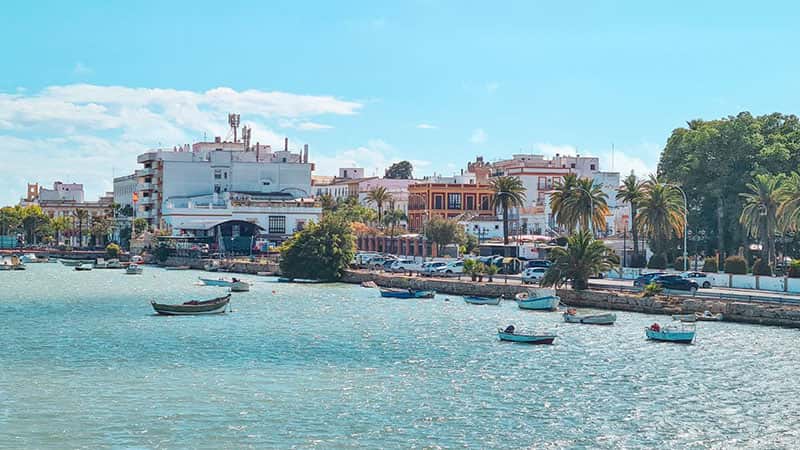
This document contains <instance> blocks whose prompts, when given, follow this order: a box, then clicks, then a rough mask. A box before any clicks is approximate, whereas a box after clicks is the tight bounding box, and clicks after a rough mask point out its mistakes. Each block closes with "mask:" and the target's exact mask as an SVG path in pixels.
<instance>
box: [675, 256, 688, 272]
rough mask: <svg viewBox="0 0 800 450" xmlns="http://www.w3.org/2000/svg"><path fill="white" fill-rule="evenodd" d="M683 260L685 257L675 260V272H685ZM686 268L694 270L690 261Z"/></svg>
mask: <svg viewBox="0 0 800 450" xmlns="http://www.w3.org/2000/svg"><path fill="white" fill-rule="evenodd" d="M686 259H688V258H686ZM683 260H684V257H683V256H678V257H677V258H675V263H674V265H673V267H674V268H675V270H683ZM686 267H687V268H688V269H689V270H692V264H691V261H688V262H687V263H686Z"/></svg>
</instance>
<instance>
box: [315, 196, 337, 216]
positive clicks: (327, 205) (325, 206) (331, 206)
mask: <svg viewBox="0 0 800 450" xmlns="http://www.w3.org/2000/svg"><path fill="white" fill-rule="evenodd" d="M319 203H320V206H322V212H332V211H335V210H336V199H334V198H333V196H332V195H331V194H328V193H325V194H322V195H320V196H319Z"/></svg>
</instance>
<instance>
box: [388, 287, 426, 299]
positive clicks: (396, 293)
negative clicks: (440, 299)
mask: <svg viewBox="0 0 800 450" xmlns="http://www.w3.org/2000/svg"><path fill="white" fill-rule="evenodd" d="M435 295H436V291H422V290H415V289H381V297H388V298H433V297H434V296H435Z"/></svg>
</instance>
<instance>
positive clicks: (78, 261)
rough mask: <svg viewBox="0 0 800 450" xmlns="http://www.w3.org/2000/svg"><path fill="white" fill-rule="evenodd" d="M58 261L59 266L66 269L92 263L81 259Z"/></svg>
mask: <svg viewBox="0 0 800 450" xmlns="http://www.w3.org/2000/svg"><path fill="white" fill-rule="evenodd" d="M59 261H61V264H63V265H65V266H67V267H77V266H80V265H81V264H91V263H92V261H87V260H83V259H61V260H59Z"/></svg>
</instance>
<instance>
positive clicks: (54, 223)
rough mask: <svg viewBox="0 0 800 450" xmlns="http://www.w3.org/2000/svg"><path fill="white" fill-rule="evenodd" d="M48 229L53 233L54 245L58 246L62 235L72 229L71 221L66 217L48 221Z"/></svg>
mask: <svg viewBox="0 0 800 450" xmlns="http://www.w3.org/2000/svg"><path fill="white" fill-rule="evenodd" d="M50 227H51V228H52V229H53V233H55V237H56V244H60V243H61V235H62V233H64V232H65V231H67V230H69V229H70V228H72V221H71V220H69V218H68V217H56V218H54V219H53V220H51V221H50Z"/></svg>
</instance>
